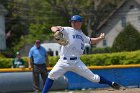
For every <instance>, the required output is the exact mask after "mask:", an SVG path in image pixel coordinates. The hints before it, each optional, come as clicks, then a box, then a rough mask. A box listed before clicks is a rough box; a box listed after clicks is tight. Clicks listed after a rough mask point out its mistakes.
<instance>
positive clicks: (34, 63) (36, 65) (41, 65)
mask: <svg viewBox="0 0 140 93" xmlns="http://www.w3.org/2000/svg"><path fill="white" fill-rule="evenodd" d="M34 65H36V66H43V65H46V64H45V63H43V64H35V63H34Z"/></svg>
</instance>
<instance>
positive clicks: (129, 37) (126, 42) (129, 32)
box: [112, 24, 140, 51]
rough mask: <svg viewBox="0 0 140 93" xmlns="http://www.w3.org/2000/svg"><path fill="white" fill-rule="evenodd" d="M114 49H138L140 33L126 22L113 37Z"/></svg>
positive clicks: (139, 47) (139, 46)
mask: <svg viewBox="0 0 140 93" xmlns="http://www.w3.org/2000/svg"><path fill="white" fill-rule="evenodd" d="M112 48H113V50H114V51H134V50H138V49H140V33H139V32H138V31H137V30H136V29H135V28H134V27H133V26H132V25H131V24H128V25H127V26H126V27H125V29H124V30H123V31H122V32H120V34H119V35H118V36H117V38H116V39H115V41H114V43H113V46H112Z"/></svg>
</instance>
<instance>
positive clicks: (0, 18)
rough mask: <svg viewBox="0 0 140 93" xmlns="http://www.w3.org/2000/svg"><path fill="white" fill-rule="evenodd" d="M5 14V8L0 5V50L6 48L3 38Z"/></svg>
mask: <svg viewBox="0 0 140 93" xmlns="http://www.w3.org/2000/svg"><path fill="white" fill-rule="evenodd" d="M6 14H7V10H5V8H4V7H3V6H2V5H0V50H4V49H5V48H6V40H5V15H6Z"/></svg>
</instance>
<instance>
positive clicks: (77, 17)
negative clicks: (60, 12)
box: [70, 15, 82, 22]
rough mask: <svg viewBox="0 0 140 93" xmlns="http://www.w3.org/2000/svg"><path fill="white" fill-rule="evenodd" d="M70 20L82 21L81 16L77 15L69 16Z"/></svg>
mask: <svg viewBox="0 0 140 93" xmlns="http://www.w3.org/2000/svg"><path fill="white" fill-rule="evenodd" d="M70 21H77V22H82V17H81V16H79V15H74V16H72V17H71V19H70Z"/></svg>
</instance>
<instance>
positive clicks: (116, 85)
mask: <svg viewBox="0 0 140 93" xmlns="http://www.w3.org/2000/svg"><path fill="white" fill-rule="evenodd" d="M111 87H112V88H114V89H117V90H119V89H120V88H121V86H120V85H119V84H117V83H115V82H112V85H111Z"/></svg>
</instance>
